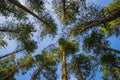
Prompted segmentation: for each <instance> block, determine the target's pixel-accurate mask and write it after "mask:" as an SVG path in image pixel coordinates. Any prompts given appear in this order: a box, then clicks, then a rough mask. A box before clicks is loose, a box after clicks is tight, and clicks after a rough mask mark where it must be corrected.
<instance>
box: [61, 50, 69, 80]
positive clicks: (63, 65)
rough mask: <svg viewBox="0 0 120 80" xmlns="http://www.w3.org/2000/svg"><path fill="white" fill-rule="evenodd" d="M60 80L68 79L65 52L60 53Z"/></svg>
mask: <svg viewBox="0 0 120 80" xmlns="http://www.w3.org/2000/svg"><path fill="white" fill-rule="evenodd" d="M62 80H68V78H67V66H66V52H65V51H63V53H62Z"/></svg>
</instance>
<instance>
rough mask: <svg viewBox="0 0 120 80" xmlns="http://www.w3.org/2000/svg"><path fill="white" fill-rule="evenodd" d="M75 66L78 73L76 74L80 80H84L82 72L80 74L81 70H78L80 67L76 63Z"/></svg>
mask: <svg viewBox="0 0 120 80" xmlns="http://www.w3.org/2000/svg"><path fill="white" fill-rule="evenodd" d="M75 65H76V68H77V71H78V74H79V77H80V80H84V79H83V75H82V72H81V70H80V67H79V65H78V63H76V64H75Z"/></svg>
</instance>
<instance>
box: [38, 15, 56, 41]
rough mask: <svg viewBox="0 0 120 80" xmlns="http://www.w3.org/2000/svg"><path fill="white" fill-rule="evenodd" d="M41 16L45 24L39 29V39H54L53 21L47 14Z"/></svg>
mask: <svg viewBox="0 0 120 80" xmlns="http://www.w3.org/2000/svg"><path fill="white" fill-rule="evenodd" d="M41 16H42V18H43V19H44V20H45V21H46V22H47V23H41V25H42V26H41V27H40V30H41V34H40V37H41V39H43V38H44V37H45V36H47V35H49V36H53V37H54V36H55V35H56V34H57V27H56V23H55V22H54V20H53V19H52V17H51V16H50V15H49V14H48V13H46V14H43V15H41Z"/></svg>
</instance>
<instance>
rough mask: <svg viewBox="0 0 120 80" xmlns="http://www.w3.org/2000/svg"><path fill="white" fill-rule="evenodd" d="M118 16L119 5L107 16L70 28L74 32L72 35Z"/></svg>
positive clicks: (119, 11)
mask: <svg viewBox="0 0 120 80" xmlns="http://www.w3.org/2000/svg"><path fill="white" fill-rule="evenodd" d="M119 17H120V7H118V8H116V9H115V10H113V11H112V12H111V14H109V15H108V16H106V17H103V18H101V19H99V20H95V21H91V22H89V23H87V24H85V25H83V26H79V27H75V28H73V29H72V30H71V32H72V33H73V34H74V35H78V34H80V33H82V32H84V31H86V30H88V29H90V28H93V27H98V25H100V24H102V23H105V22H110V21H113V20H115V19H117V18H119Z"/></svg>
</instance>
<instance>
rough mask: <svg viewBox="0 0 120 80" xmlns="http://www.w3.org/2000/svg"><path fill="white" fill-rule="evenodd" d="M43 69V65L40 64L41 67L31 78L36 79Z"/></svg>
mask: <svg viewBox="0 0 120 80" xmlns="http://www.w3.org/2000/svg"><path fill="white" fill-rule="evenodd" d="M42 69H43V66H40V67H39V68H38V69H37V70H36V71H35V73H34V74H33V76H32V78H31V80H35V79H36V78H37V77H38V75H39V74H40V72H41V71H42Z"/></svg>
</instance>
